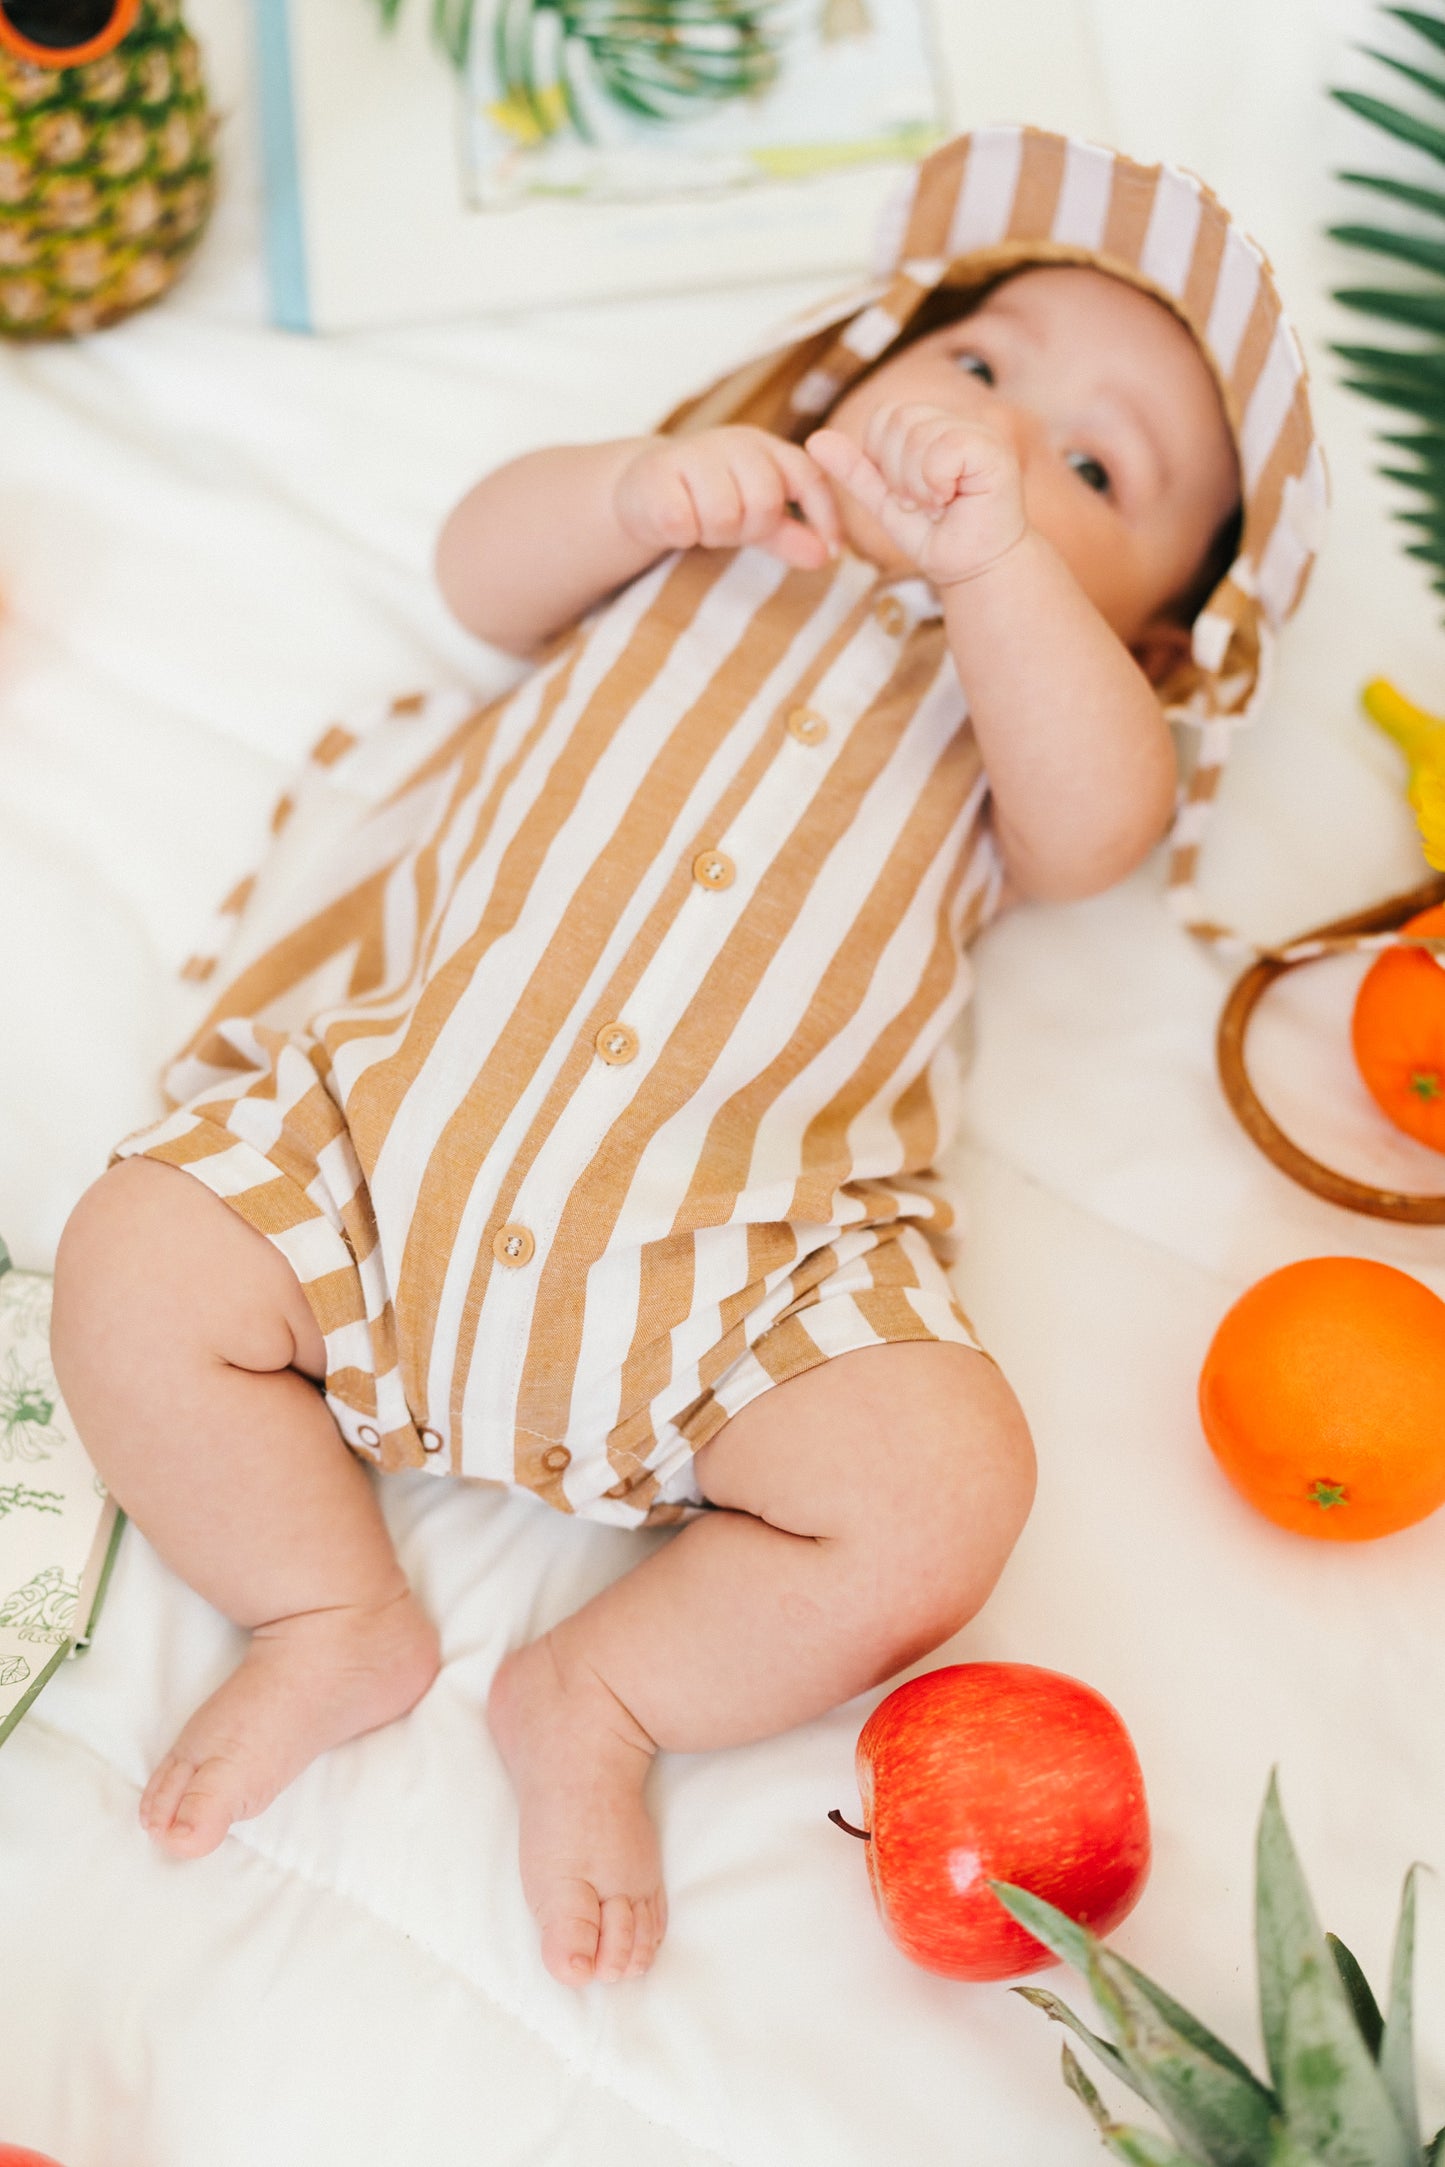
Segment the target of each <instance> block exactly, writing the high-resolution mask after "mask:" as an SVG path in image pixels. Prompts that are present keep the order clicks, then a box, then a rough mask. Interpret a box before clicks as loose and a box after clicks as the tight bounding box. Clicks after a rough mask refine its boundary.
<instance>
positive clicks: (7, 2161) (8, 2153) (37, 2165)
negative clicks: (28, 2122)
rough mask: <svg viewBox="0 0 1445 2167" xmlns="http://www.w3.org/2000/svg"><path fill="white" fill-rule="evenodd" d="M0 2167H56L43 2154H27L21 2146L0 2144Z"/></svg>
mask: <svg viewBox="0 0 1445 2167" xmlns="http://www.w3.org/2000/svg"><path fill="white" fill-rule="evenodd" d="M0 2167H56V2162H55V2161H54V2160H53V2159H51V2158H50V2157H49V2155H48V2154H47V2153H44V2152H27V2151H26V2149H25V2147H24V2145H23V2144H0Z"/></svg>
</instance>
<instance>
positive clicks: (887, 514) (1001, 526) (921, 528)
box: [807, 405, 1028, 587]
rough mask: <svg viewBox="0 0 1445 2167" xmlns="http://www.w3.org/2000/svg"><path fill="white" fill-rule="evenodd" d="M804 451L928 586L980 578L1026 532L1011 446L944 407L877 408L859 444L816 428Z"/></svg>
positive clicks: (993, 432)
mask: <svg viewBox="0 0 1445 2167" xmlns="http://www.w3.org/2000/svg"><path fill="white" fill-rule="evenodd" d="M807 448H808V450H809V451H810V452H811V453H812V455H813V457H814V458H815V459H816V461H817V463H818V465H819V466H821V467H822V468H823V470H824V472H825V473H828V474H831V475H832V477H833V479H834V481H836V482H838V483H840V484H841V485H842V486H843V487H844V488H845V489H848V490H850V491H851V492H852V494H853V495H854V496H855V497H856V498H857V500H858V502H859V503H860V504H861V505H862V506H863V509H864V510H865V511H867V512H871V513H872V515H873V517H874V518H875V519H876V520H877V521H878V523H879V525H880V526H881V527H882V528H883V531H884V533H885V534H886V535H887V536H888V538H889V540H890V541H892V542H894V543H896V545H897V546H898V548H899V549H901V550H902V551H903V552H904V554H905V555H906V556H908V557H910V558H911V559H912V560H913V562H914V563H915V564H916V565H917V567H918V569H919V571H920V572H922V573H923V574H924V575H925V576H926V577H927V578H928V579H930V580H931V581H932V582H933V584H934V585H935V586H936V587H945V586H949V585H952V584H955V583H957V582H958V581H960V580H966V579H972V578H974V577H975V576H976V575H977V574H978V573H979V572H983V571H986V570H987V569H988V567H989V566H990V565H991V564H993V563H994V562H996V561H997V559H998V558H1000V557H1002V556H1005V555H1006V554H1007V553H1008V551H1009V550H1010V549H1012V547H1013V546H1014V544H1015V543H1016V542H1018V541H1021V540H1022V538H1023V536H1024V535H1025V533H1026V532H1027V531H1028V519H1027V515H1026V513H1025V510H1024V497H1023V479H1022V476H1021V474H1020V471H1019V462H1018V458H1017V455H1016V454H1015V452H1014V449H1013V446H1012V445H1011V444H1010V443H1009V442H1008V441H1007V439H1006V438H1005V437H1003V436H1001V435H1000V434H999V433H998V432H997V431H996V430H994V429H990V428H988V427H987V426H986V425H984V424H982V423H979V422H974V421H965V420H963V419H961V418H960V416H958V415H957V414H951V413H949V412H948V411H947V410H946V409H945V408H943V407H938V406H921V405H897V406H882V407H879V408H878V409H877V410H876V411H875V412H874V413H873V414H871V415H870V416H869V417H868V421H867V424H866V426H865V428H864V431H863V440H862V443H861V445H859V444H857V443H855V442H854V440H853V438H852V437H851V436H848V435H845V434H844V433H843V432H842V431H841V430H838V429H818V430H815V431H814V433H813V435H812V436H810V437H809V438H808V446H807Z"/></svg>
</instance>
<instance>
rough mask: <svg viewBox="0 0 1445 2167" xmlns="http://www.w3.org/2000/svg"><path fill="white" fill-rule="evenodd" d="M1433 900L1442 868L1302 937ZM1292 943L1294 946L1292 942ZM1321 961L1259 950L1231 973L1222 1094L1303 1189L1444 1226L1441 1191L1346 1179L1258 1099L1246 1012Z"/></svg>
mask: <svg viewBox="0 0 1445 2167" xmlns="http://www.w3.org/2000/svg"><path fill="white" fill-rule="evenodd" d="M1437 903H1445V875H1442V876H1441V877H1439V878H1438V879H1435V880H1427V881H1426V883H1425V885H1424V886H1423V887H1422V888H1412V889H1411V890H1410V892H1409V894H1408V895H1394V896H1391V897H1390V898H1389V899H1388V901H1387V902H1384V903H1376V904H1375V905H1374V907H1373V908H1372V909H1370V910H1362V911H1359V912H1357V913H1356V914H1355V916H1354V917H1352V918H1337V919H1336V920H1335V921H1334V923H1333V924H1331V925H1322V926H1316V927H1315V928H1314V930H1313V931H1312V932H1309V933H1302V934H1301V935H1300V940H1301V941H1302V942H1303V941H1312V940H1336V939H1347V938H1348V937H1349V936H1350V935H1352V934H1367V933H1393V932H1394V931H1396V929H1397V928H1398V927H1400V926H1402V925H1404V924H1405V922H1406V921H1407V919H1410V918H1414V917H1416V916H1418V914H1419V913H1420V912H1421V911H1422V910H1430V909H1431V908H1432V907H1433V906H1434V905H1435V904H1437ZM1290 945H1291V947H1293V946H1294V943H1293V942H1291V943H1290ZM1322 960H1323V959H1322V958H1321V957H1319V956H1295V957H1293V958H1290V959H1289V960H1284V959H1282V958H1280V957H1278V956H1261V957H1260V959H1259V961H1258V962H1257V963H1252V964H1251V965H1250V967H1249V969H1248V970H1247V971H1246V972H1245V973H1244V975H1243V976H1242V977H1241V978H1240V979H1239V980H1237V982H1236V984H1235V986H1234V988H1233V990H1232V991H1231V993H1230V996H1229V999H1228V1000H1227V1001H1226V1002H1225V1004H1224V1011H1223V1013H1222V1015H1221V1016H1220V1019H1219V1032H1218V1036H1217V1038H1216V1040H1215V1053H1216V1055H1217V1057H1218V1062H1219V1080H1220V1082H1221V1084H1222V1085H1223V1086H1224V1095H1225V1097H1226V1098H1227V1099H1228V1101H1229V1103H1230V1106H1231V1108H1232V1109H1233V1111H1234V1114H1235V1116H1236V1118H1237V1120H1238V1121H1239V1124H1240V1127H1241V1128H1242V1129H1243V1130H1244V1131H1245V1133H1246V1134H1247V1135H1248V1136H1250V1137H1252V1138H1253V1140H1254V1141H1255V1143H1256V1144H1258V1146H1259V1148H1260V1150H1261V1151H1262V1152H1263V1153H1264V1155H1265V1157H1266V1158H1267V1159H1270V1160H1272V1161H1273V1163H1274V1164H1275V1165H1276V1166H1277V1167H1278V1168H1279V1170H1280V1172H1281V1173H1282V1174H1288V1175H1289V1177H1290V1180H1291V1181H1297V1182H1298V1183H1299V1184H1300V1186H1301V1188H1304V1189H1311V1190H1313V1192H1314V1194H1315V1195H1316V1196H1322V1197H1323V1198H1324V1199H1325V1202H1326V1203H1327V1204H1338V1205H1340V1206H1341V1207H1342V1208H1343V1209H1344V1210H1345V1211H1359V1212H1365V1213H1367V1214H1368V1216H1369V1217H1371V1218H1372V1219H1402V1220H1405V1221H1407V1222H1408V1223H1409V1224H1411V1225H1413V1226H1445V1196H1428V1195H1427V1196H1418V1195H1412V1194H1411V1193H1410V1192H1409V1191H1408V1190H1404V1189H1376V1188H1374V1187H1373V1186H1372V1185H1371V1184H1370V1183H1369V1182H1365V1181H1352V1180H1351V1178H1350V1176H1349V1175H1348V1174H1337V1173H1336V1172H1335V1171H1334V1169H1333V1167H1329V1166H1325V1165H1323V1164H1322V1163H1321V1162H1320V1161H1319V1160H1318V1159H1312V1158H1311V1157H1310V1155H1309V1153H1308V1152H1306V1151H1301V1150H1300V1148H1299V1146H1298V1144H1293V1143H1291V1142H1290V1140H1289V1138H1288V1137H1287V1136H1286V1135H1285V1133H1284V1131H1283V1129H1282V1128H1280V1126H1279V1124H1278V1123H1277V1122H1276V1121H1273V1120H1272V1119H1271V1118H1270V1116H1269V1115H1268V1114H1267V1113H1266V1112H1265V1110H1264V1108H1263V1106H1262V1105H1261V1104H1260V1101H1259V1096H1258V1094H1257V1092H1256V1091H1255V1088H1254V1085H1253V1084H1252V1083H1251V1082H1250V1080H1249V1074H1248V1071H1247V1070H1246V1068H1245V1065H1244V1037H1245V1032H1246V1031H1247V1029H1248V1027H1249V1019H1250V1017H1251V1016H1252V1015H1253V1013H1254V1011H1255V1009H1256V1008H1257V1007H1258V1005H1259V1002H1260V1000H1261V998H1262V997H1263V995H1264V994H1266V993H1267V992H1268V991H1269V988H1270V987H1271V986H1272V985H1273V984H1274V982H1275V980H1276V979H1277V978H1283V976H1284V974H1285V972H1286V971H1295V970H1298V969H1299V968H1300V966H1301V965H1302V964H1305V963H1318V962H1320V961H1322Z"/></svg>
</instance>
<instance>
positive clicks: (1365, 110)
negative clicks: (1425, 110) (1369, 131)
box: [1330, 90, 1445, 161]
mask: <svg viewBox="0 0 1445 2167" xmlns="http://www.w3.org/2000/svg"><path fill="white" fill-rule="evenodd" d="M1330 96H1331V97H1332V98H1333V99H1334V100H1335V101H1336V103H1337V104H1339V105H1343V106H1347V107H1348V108H1349V110H1350V112H1352V113H1358V114H1359V116H1360V118H1361V120H1367V121H1369V122H1370V123H1371V124H1372V125H1373V126H1374V127H1376V128H1383V130H1384V131H1385V134H1386V135H1393V136H1396V137H1398V139H1399V140H1400V142H1402V143H1409V144H1410V145H1411V146H1412V147H1413V148H1414V149H1415V150H1422V151H1424V152H1425V153H1426V154H1427V156H1429V157H1431V158H1438V159H1440V160H1442V161H1445V129H1440V128H1432V127H1431V125H1430V123H1429V121H1427V120H1416V119H1415V117H1414V115H1413V114H1412V113H1405V112H1402V111H1401V109H1400V107H1399V106H1398V105H1386V103H1385V101H1384V99H1383V98H1371V97H1369V96H1368V95H1367V94H1366V93H1365V92H1364V91H1362V90H1332V91H1331V92H1330Z"/></svg>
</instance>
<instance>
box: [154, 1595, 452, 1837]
mask: <svg viewBox="0 0 1445 2167" xmlns="http://www.w3.org/2000/svg"><path fill="white" fill-rule="evenodd" d="M437 1665H438V1651H437V1637H436V1631H435V1629H434V1627H433V1626H432V1624H431V1622H430V1620H429V1619H428V1618H427V1617H426V1616H425V1615H424V1613H423V1612H422V1610H421V1607H420V1605H419V1604H418V1603H417V1601H416V1598H415V1597H414V1596H413V1595H412V1593H411V1591H410V1589H404V1590H403V1592H402V1593H401V1594H400V1595H397V1596H394V1597H393V1598H392V1600H391V1601H390V1602H388V1603H386V1604H384V1605H383V1606H382V1607H381V1608H380V1609H379V1610H363V1609H360V1608H356V1607H352V1606H349V1605H348V1606H343V1607H341V1608H338V1609H334V1610H311V1611H303V1612H301V1613H300V1614H299V1615H298V1616H296V1617H294V1618H278V1619H277V1620H276V1622H275V1623H274V1624H273V1625H262V1626H258V1627H257V1629H256V1631H255V1632H254V1633H253V1634H252V1635H251V1645H250V1647H249V1648H248V1649H247V1651H246V1655H245V1659H244V1660H243V1662H242V1663H241V1666H240V1668H239V1669H238V1670H235V1671H233V1672H232V1673H231V1676H230V1677H229V1678H228V1679H227V1680H226V1682H225V1684H224V1685H223V1686H221V1687H220V1688H219V1690H218V1691H216V1692H215V1693H213V1694H212V1695H211V1697H210V1699H209V1700H208V1701H207V1702H206V1703H205V1704H204V1706H202V1707H200V1708H198V1709H197V1710H196V1712H195V1714H194V1715H193V1716H192V1717H191V1720H190V1722H189V1723H188V1724H187V1725H186V1727H185V1729H184V1730H183V1731H182V1732H181V1735H180V1737H179V1738H178V1739H177V1740H176V1742H175V1744H174V1745H173V1746H172V1748H171V1750H170V1752H169V1753H168V1754H167V1755H166V1757H165V1759H164V1760H163V1761H162V1762H161V1764H160V1766H159V1768H157V1770H156V1772H155V1774H154V1775H153V1776H152V1777H151V1780H150V1782H149V1783H148V1784H147V1785H146V1788H145V1791H144V1793H143V1795H142V1798H141V1802H140V1817H141V1825H142V1827H143V1828H144V1829H146V1831H147V1832H148V1833H149V1834H150V1835H152V1836H154V1838H155V1839H156V1842H157V1843H158V1844H159V1845H160V1846H161V1849H162V1850H164V1851H169V1852H171V1853H172V1854H173V1855H174V1856H175V1857H176V1858H201V1857H202V1856H203V1855H204V1854H205V1853H206V1852H207V1851H214V1850H215V1848H216V1846H217V1844H218V1843H219V1842H220V1841H221V1839H222V1837H223V1836H224V1835H225V1833H226V1831H227V1829H228V1828H229V1827H230V1825H231V1823H232V1822H233V1821H248V1820H250V1819H251V1817H252V1816H253V1815H254V1814H258V1813H261V1812H264V1810H265V1808H266V1807H267V1806H269V1805H270V1803H271V1801H272V1799H273V1798H275V1797H276V1795H277V1794H278V1792H281V1791H284V1790H285V1788H286V1786H287V1784H288V1783H290V1782H291V1781H292V1780H293V1778H295V1777H296V1776H299V1775H300V1773H301V1771H302V1769H303V1768H305V1767H306V1766H307V1764H308V1762H310V1761H314V1760H315V1758H316V1756H317V1755H318V1754H319V1753H325V1752H326V1751H327V1750H328V1748H329V1747H331V1746H339V1745H340V1744H342V1742H343V1741H344V1740H345V1739H348V1738H355V1737H357V1736H359V1735H360V1733H361V1732H362V1731H374V1730H377V1729H378V1728H379V1727H380V1726H381V1725H382V1724H383V1723H390V1722H391V1721H392V1720H393V1718H394V1717H396V1716H400V1715H405V1713H406V1711H407V1709H408V1708H411V1707H414V1706H415V1704H416V1703H417V1701H419V1700H420V1699H421V1697H422V1695H423V1693H425V1691H426V1689H427V1687H428V1686H429V1685H430V1684H431V1682H432V1680H433V1678H434V1677H435V1676H436V1673H437Z"/></svg>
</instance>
